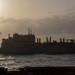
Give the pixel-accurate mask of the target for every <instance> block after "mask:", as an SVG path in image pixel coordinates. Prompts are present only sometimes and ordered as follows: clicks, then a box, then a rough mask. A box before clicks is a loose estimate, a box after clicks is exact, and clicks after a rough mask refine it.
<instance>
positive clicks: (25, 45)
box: [0, 29, 75, 54]
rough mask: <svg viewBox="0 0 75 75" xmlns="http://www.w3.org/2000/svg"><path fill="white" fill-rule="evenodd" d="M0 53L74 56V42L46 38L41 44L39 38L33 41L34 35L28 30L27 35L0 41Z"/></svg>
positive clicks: (9, 37) (72, 40)
mask: <svg viewBox="0 0 75 75" xmlns="http://www.w3.org/2000/svg"><path fill="white" fill-rule="evenodd" d="M0 53H4V54H75V40H74V39H65V38H60V41H59V42H57V41H56V40H52V37H49V38H48V37H46V42H43V43H41V38H37V41H35V35H34V34H32V30H31V29H28V34H27V35H21V34H18V33H15V34H13V36H12V37H11V36H10V34H9V35H8V38H7V39H5V38H4V39H2V43H1V48H0Z"/></svg>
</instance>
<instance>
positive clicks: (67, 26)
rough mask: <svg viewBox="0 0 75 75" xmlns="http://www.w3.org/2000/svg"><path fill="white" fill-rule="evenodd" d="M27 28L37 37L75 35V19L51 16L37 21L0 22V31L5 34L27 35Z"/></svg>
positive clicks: (5, 20)
mask: <svg viewBox="0 0 75 75" xmlns="http://www.w3.org/2000/svg"><path fill="white" fill-rule="evenodd" d="M28 27H31V28H32V29H33V32H34V33H35V34H37V35H40V36H42V35H53V34H54V35H60V34H66V35H67V34H71V35H74V34H75V18H70V17H68V16H65V17H60V16H53V17H50V18H49V17H48V18H43V19H38V20H31V19H17V20H15V19H12V18H11V19H3V20H2V21H0V30H1V32H2V33H3V34H4V35H6V34H9V33H10V34H13V33H15V32H19V33H23V34H25V33H27V29H28Z"/></svg>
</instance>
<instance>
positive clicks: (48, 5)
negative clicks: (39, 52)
mask: <svg viewBox="0 0 75 75" xmlns="http://www.w3.org/2000/svg"><path fill="white" fill-rule="evenodd" d="M28 27H31V28H32V29H33V32H34V33H35V34H36V35H37V37H41V38H43V37H45V36H48V37H49V36H54V38H59V37H66V38H74V39H75V0H0V32H1V33H2V34H1V37H0V38H3V37H7V34H9V33H10V34H13V33H15V32H17V33H20V34H25V33H27V28H28Z"/></svg>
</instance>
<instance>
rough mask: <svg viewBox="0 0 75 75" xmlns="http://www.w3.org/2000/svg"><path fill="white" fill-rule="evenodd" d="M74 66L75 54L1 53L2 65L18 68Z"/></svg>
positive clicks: (11, 68) (0, 60)
mask: <svg viewBox="0 0 75 75" xmlns="http://www.w3.org/2000/svg"><path fill="white" fill-rule="evenodd" d="M26 66H30V67H49V66H50V67H62V66H67V67H70V66H71V67H74V66H75V54H64V55H46V54H35V55H5V54H4V55H3V54H0V67H5V68H8V70H17V69H18V68H19V67H26Z"/></svg>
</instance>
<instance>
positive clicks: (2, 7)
mask: <svg viewBox="0 0 75 75" xmlns="http://www.w3.org/2000/svg"><path fill="white" fill-rule="evenodd" d="M4 10H5V3H4V2H3V1H2V0H0V15H2V14H3V13H4V12H5V11H4Z"/></svg>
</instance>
